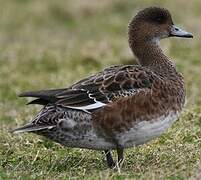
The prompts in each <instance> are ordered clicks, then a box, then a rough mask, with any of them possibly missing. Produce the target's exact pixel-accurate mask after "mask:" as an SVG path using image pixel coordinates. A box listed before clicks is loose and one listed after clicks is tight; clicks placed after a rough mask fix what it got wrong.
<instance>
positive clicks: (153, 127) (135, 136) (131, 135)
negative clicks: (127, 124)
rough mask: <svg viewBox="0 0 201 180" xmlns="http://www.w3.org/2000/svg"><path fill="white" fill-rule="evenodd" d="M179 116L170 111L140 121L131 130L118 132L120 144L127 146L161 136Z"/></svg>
mask: <svg viewBox="0 0 201 180" xmlns="http://www.w3.org/2000/svg"><path fill="white" fill-rule="evenodd" d="M177 118H178V113H170V114H169V115H168V116H161V117H160V118H158V119H154V120H151V121H142V122H139V123H138V124H136V125H135V126H134V127H133V128H131V129H130V130H129V131H127V132H124V133H120V134H118V135H117V139H118V140H119V143H120V145H122V146H123V147H127V148H128V147H132V146H137V145H140V144H144V143H146V142H148V141H150V140H152V139H154V138H156V137H158V136H160V135H161V134H162V133H163V132H164V131H165V130H166V129H168V128H169V127H170V126H171V125H172V123H173V122H174V121H175V120H176V119H177Z"/></svg>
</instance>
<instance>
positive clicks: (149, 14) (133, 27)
mask: <svg viewBox="0 0 201 180" xmlns="http://www.w3.org/2000/svg"><path fill="white" fill-rule="evenodd" d="M128 34H129V43H130V45H132V43H140V42H158V41H159V40H160V39H163V38H167V37H173V36H176V37H182V38H192V37H193V35H192V34H191V33H189V32H186V31H184V30H182V29H180V28H178V27H177V26H175V25H174V23H173V20H172V17H171V14H170V12H169V11H168V10H167V9H164V8H159V7H149V8H146V9H144V10H142V11H140V12H138V14H137V15H136V16H135V17H134V18H133V19H132V21H131V22H130V24H129V31H128Z"/></svg>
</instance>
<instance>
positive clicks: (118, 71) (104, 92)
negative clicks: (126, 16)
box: [20, 65, 154, 111]
mask: <svg viewBox="0 0 201 180" xmlns="http://www.w3.org/2000/svg"><path fill="white" fill-rule="evenodd" d="M153 80H154V73H153V72H151V71H150V70H149V69H147V68H145V67H141V66H137V65H125V66H112V67H109V68H106V69H105V70H103V71H102V72H99V73H98V74H96V75H92V76H90V77H88V78H85V79H83V80H81V81H79V82H77V83H75V84H74V85H72V86H71V87H69V88H66V89H56V90H43V91H37V92H27V93H23V94H21V95H20V96H22V97H35V98H37V99H35V100H33V101H31V102H29V104H42V105H46V104H49V103H50V104H51V103H54V104H58V105H63V106H64V107H68V108H74V109H80V110H87V111H93V110H94V109H97V108H100V107H102V106H105V105H106V104H108V103H110V102H114V101H116V100H117V99H119V98H121V97H126V96H132V95H133V94H135V93H136V92H139V91H140V90H142V89H146V88H150V87H151V85H152V82H153Z"/></svg>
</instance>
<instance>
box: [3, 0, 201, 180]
mask: <svg viewBox="0 0 201 180" xmlns="http://www.w3.org/2000/svg"><path fill="white" fill-rule="evenodd" d="M0 5H1V6H0V79H1V80H0V122H1V123H0V179H30V178H31V179H34V178H35V179H44V178H47V179H51V178H55V179H117V180H120V179H172V180H175V179H179V180H181V179H188V178H191V179H196V178H198V176H199V175H201V158H200V157H201V107H200V105H201V71H200V69H201V41H200V36H201V23H200V19H201V1H200V0H191V1H185V2H184V1H183V0H177V1H166V0H164V1H159V0H158V1H156V0H151V1H148V0H144V1H141V0H135V1H134V0H132V1H131V0H124V1H122V0H113V1H108V0H101V1H100V0H93V1H92V0H85V1H82V0H68V1H64V0H60V1H53V0H43V1H41V0H34V1H31V0H6V1H5V0H0ZM155 5H160V6H163V7H166V8H168V9H169V10H170V11H171V13H172V15H173V19H174V22H175V24H178V25H180V26H181V27H183V28H184V29H186V30H187V31H189V32H192V33H193V34H194V39H177V38H175V39H173V38H171V39H166V40H163V41H162V47H163V49H164V51H165V53H166V54H167V55H168V56H169V57H171V58H172V59H173V61H174V63H175V64H176V67H177V69H178V70H179V71H180V72H181V73H182V74H183V75H184V77H185V82H186V89H187V98H186V99H187V101H186V105H185V109H184V111H183V113H182V115H181V117H180V118H179V120H178V121H177V122H176V123H175V124H174V125H173V126H172V127H171V128H170V129H169V130H168V131H167V132H166V133H165V134H164V135H162V136H161V137H160V138H158V139H156V140H154V141H151V142H149V143H148V144H146V145H142V146H139V147H137V148H131V149H129V150H127V151H126V159H125V162H124V165H123V167H122V169H121V173H119V172H117V171H112V170H108V169H107V166H106V163H105V161H104V155H103V154H102V153H101V152H99V151H96V152H94V151H91V150H82V149H70V148H65V147H62V146H60V145H59V144H56V143H53V142H51V141H48V140H46V139H44V138H41V137H39V136H36V135H33V134H19V135H13V134H11V133H9V132H8V130H10V129H12V128H14V127H17V126H20V125H22V124H24V123H26V122H28V121H30V120H31V119H32V117H33V116H34V115H35V114H36V112H37V111H38V110H39V108H40V107H36V106H26V105H25V104H26V103H27V102H28V99H26V98H24V99H23V98H18V97H17V94H19V93H20V92H23V91H27V90H38V89H51V88H59V87H67V86H68V85H70V84H71V83H73V82H75V81H76V80H79V79H80V78H82V77H85V76H88V75H90V74H92V73H95V72H97V71H99V70H101V69H102V68H104V67H107V66H109V65H114V64H128V63H129V64H130V63H133V62H134V58H133V56H132V53H131V51H130V49H129V47H128V43H127V24H128V22H129V20H130V19H131V17H132V16H133V15H135V14H136V12H137V11H138V10H140V9H142V8H144V7H147V6H155Z"/></svg>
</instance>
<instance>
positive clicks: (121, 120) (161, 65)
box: [14, 7, 192, 167]
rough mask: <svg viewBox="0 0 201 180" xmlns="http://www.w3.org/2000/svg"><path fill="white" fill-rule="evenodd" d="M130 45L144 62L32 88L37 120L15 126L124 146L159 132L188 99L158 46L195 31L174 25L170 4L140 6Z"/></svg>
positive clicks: (87, 144) (98, 145) (80, 142)
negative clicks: (67, 83)
mask: <svg viewBox="0 0 201 180" xmlns="http://www.w3.org/2000/svg"><path fill="white" fill-rule="evenodd" d="M128 36H129V45H130V48H131V50H132V52H133V54H134V55H135V56H136V57H137V59H138V62H139V65H125V66H121V65H119V66H112V67H109V68H106V69H105V70H103V71H101V72H99V73H97V74H95V75H92V76H90V77H88V78H85V79H83V80H81V81H79V82H77V83H75V84H74V85H72V86H70V87H69V88H63V89H56V90H42V91H37V92H27V93H23V94H21V95H20V96H22V97H35V98H36V99H35V100H33V101H31V102H30V103H29V104H40V105H44V107H43V108H42V110H41V111H40V112H39V114H38V115H37V116H36V117H35V118H34V119H33V121H32V122H31V123H29V124H27V125H25V126H23V127H21V128H18V129H15V130H14V132H33V133H36V134H39V135H43V136H45V137H47V138H49V139H51V140H53V141H56V142H59V143H60V144H62V145H65V146H68V147H79V148H88V149H99V150H105V153H106V158H107V163H108V166H109V167H113V166H114V165H115V164H114V161H113V159H112V156H111V153H110V150H112V149H117V153H118V162H119V163H120V162H122V160H123V149H124V148H128V147H133V146H137V145H140V144H143V143H146V142H147V141H149V140H151V139H153V138H156V137H158V136H160V135H161V134H162V133H163V132H164V131H165V130H166V129H167V128H168V127H169V126H170V125H171V124H172V123H173V122H174V121H175V120H176V119H177V117H178V115H179V113H180V112H181V110H182V107H183V105H184V101H185V89H184V82H183V77H182V76H181V75H180V74H179V73H178V72H177V71H176V69H175V66H174V65H173V63H172V62H171V60H170V59H169V58H168V57H167V56H166V55H164V53H163V51H162V50H161V48H160V47H159V40H160V39H162V38H167V37H171V36H178V37H192V35H191V34H190V33H188V32H185V31H183V30H181V29H179V28H177V27H176V26H174V24H173V21H172V18H171V15H170V13H169V11H168V10H166V9H163V8H157V7H151V8H146V9H144V10H142V11H140V12H139V13H138V14H137V15H136V16H135V17H134V18H133V19H132V21H131V22H130V25H129V31H128Z"/></svg>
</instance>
